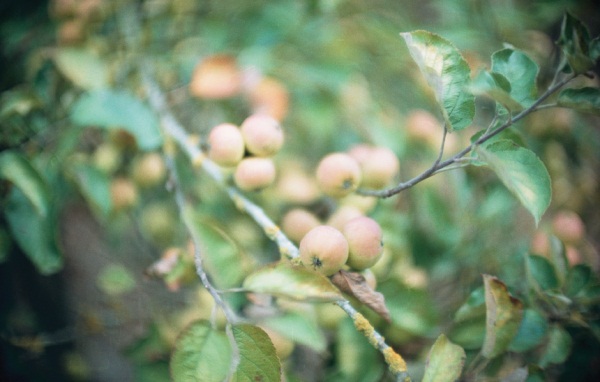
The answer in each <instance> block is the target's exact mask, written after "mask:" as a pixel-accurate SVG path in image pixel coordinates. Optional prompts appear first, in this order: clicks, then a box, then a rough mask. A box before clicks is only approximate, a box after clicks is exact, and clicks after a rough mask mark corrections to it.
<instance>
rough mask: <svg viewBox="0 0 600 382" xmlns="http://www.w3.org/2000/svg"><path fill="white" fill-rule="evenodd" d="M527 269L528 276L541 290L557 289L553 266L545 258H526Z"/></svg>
mask: <svg viewBox="0 0 600 382" xmlns="http://www.w3.org/2000/svg"><path fill="white" fill-rule="evenodd" d="M527 269H528V271H529V275H530V276H531V277H532V278H533V280H534V281H535V283H536V285H537V286H538V287H539V288H540V289H541V290H549V289H557V288H558V287H559V283H558V278H557V277H556V271H555V269H554V266H553V265H552V263H550V262H549V261H548V259H546V258H545V257H542V256H538V255H529V256H527Z"/></svg>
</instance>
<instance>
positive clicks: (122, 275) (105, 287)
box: [96, 264, 135, 296]
mask: <svg viewBox="0 0 600 382" xmlns="http://www.w3.org/2000/svg"><path fill="white" fill-rule="evenodd" d="M96 283H97V285H98V288H100V290H102V291H103V292H104V293H106V294H108V295H111V296H118V295H121V294H124V293H127V292H131V291H132V290H133V289H134V288H135V278H134V277H133V275H132V274H131V272H130V271H129V270H128V269H127V268H125V267H124V266H123V265H121V264H108V265H107V266H105V267H104V268H102V270H101V271H100V273H99V274H98V279H97V280H96Z"/></svg>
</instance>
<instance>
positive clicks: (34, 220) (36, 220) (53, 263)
mask: <svg viewBox="0 0 600 382" xmlns="http://www.w3.org/2000/svg"><path fill="white" fill-rule="evenodd" d="M4 214H5V217H6V220H7V222H8V226H9V228H10V232H11V233H12V237H13V238H14V239H15V241H16V242H17V244H18V245H19V247H20V248H21V249H22V250H23V252H25V254H26V255H27V257H28V258H29V259H30V260H31V261H32V262H33V264H34V265H35V267H36V268H37V270H38V271H39V272H40V273H42V274H52V273H55V272H58V271H59V270H61V269H62V267H63V258H62V256H61V254H60V252H59V250H58V248H57V246H56V240H55V232H54V229H55V225H54V223H53V222H51V221H50V220H49V219H47V218H42V217H40V215H39V214H38V213H37V211H36V210H35V208H34V207H33V205H32V204H31V203H30V202H29V200H28V199H27V198H26V196H25V194H23V193H22V192H21V191H20V190H19V189H17V188H15V189H13V190H12V191H11V192H10V194H9V196H8V200H7V202H6V206H5V209H4Z"/></svg>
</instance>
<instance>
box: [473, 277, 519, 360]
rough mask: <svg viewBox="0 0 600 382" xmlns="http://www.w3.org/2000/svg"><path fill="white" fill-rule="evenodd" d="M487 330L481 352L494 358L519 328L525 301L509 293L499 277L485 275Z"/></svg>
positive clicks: (501, 351)
mask: <svg viewBox="0 0 600 382" xmlns="http://www.w3.org/2000/svg"><path fill="white" fill-rule="evenodd" d="M483 281H484V287H485V306H486V330H485V341H484V343H483V348H482V349H481V354H482V355H483V356H484V357H486V358H494V357H496V356H498V355H500V354H502V353H503V352H504V351H505V350H506V349H507V348H508V346H509V345H510V343H511V341H512V340H513V338H514V336H515V334H516V333H517V331H518V330H519V325H520V324H521V319H522V317H523V303H522V302H521V301H519V300H518V299H516V298H514V297H513V296H511V295H510V294H509V293H508V289H507V288H506V285H504V283H503V282H502V281H500V280H498V279H497V278H495V277H493V276H490V275H484V276H483Z"/></svg>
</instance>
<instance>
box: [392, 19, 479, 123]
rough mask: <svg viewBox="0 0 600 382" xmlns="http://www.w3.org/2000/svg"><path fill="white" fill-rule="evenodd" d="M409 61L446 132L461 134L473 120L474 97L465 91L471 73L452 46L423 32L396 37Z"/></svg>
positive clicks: (429, 33) (440, 38) (435, 36)
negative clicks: (403, 44) (423, 81)
mask: <svg viewBox="0 0 600 382" xmlns="http://www.w3.org/2000/svg"><path fill="white" fill-rule="evenodd" d="M400 35H401V36H402V38H404V41H405V42H406V45H407V46H408V50H409V52H410V55H411V56H412V58H413V60H415V62H416V63H417V65H418V66H419V69H420V70H421V73H423V75H424V76H425V78H426V79H427V83H428V84H429V86H431V87H432V88H433V91H434V93H435V96H436V99H437V102H438V104H439V105H440V107H441V109H442V113H443V115H444V120H445V121H446V125H447V128H448V130H449V131H454V130H461V129H463V128H465V127H467V126H469V125H470V124H471V122H472V121H473V117H474V116H475V97H474V96H473V95H472V94H471V93H469V92H467V91H465V88H466V87H467V86H468V85H469V83H470V82H471V70H470V69H469V65H468V64H467V62H466V61H465V59H464V58H463V57H462V56H461V54H460V52H459V51H458V49H456V47H454V45H452V44H451V43H450V42H449V41H447V40H445V39H444V38H442V37H440V36H438V35H436V34H434V33H431V32H427V31H415V32H410V33H400Z"/></svg>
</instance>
